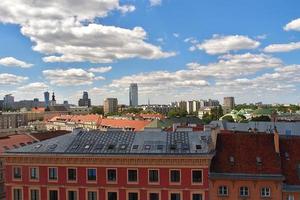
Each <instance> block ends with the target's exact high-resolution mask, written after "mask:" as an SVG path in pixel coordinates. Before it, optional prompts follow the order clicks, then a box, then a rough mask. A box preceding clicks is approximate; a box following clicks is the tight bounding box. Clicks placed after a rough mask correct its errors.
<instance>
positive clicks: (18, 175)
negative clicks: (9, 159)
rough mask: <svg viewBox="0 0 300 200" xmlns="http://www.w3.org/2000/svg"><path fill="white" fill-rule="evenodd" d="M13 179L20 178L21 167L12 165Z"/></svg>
mask: <svg viewBox="0 0 300 200" xmlns="http://www.w3.org/2000/svg"><path fill="white" fill-rule="evenodd" d="M13 171H14V179H21V178H22V174H21V173H22V172H21V167H14V169H13Z"/></svg>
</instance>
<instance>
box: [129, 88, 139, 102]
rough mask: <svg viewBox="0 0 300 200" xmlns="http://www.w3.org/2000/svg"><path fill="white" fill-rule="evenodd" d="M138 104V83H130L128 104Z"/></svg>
mask: <svg viewBox="0 0 300 200" xmlns="http://www.w3.org/2000/svg"><path fill="white" fill-rule="evenodd" d="M138 105H139V102H138V85H137V83H131V84H130V87H129V106H131V107H137V106H138Z"/></svg>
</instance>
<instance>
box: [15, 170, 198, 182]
mask: <svg viewBox="0 0 300 200" xmlns="http://www.w3.org/2000/svg"><path fill="white" fill-rule="evenodd" d="M86 173H87V181H89V182H93V181H96V180H97V169H96V168H87V169H86ZM191 176H192V177H191V179H192V183H193V184H202V181H203V180H202V179H203V174H202V170H201V169H193V170H192V173H191ZM29 177H30V179H31V180H33V181H37V180H39V170H38V168H37V167H30V169H29ZM117 177H118V176H117V169H107V170H106V180H107V182H108V183H117V181H118V180H117ZM13 179H14V180H22V169H21V167H14V168H13ZM48 180H49V181H57V180H58V168H57V167H49V168H48ZM67 180H68V181H69V182H76V181H77V169H76V168H68V169H67ZM127 181H128V182H129V183H137V182H138V181H139V180H138V170H137V169H128V170H127ZM159 181H160V177H159V170H158V169H149V170H148V182H149V183H159ZM170 182H171V183H180V182H181V171H180V170H177V169H171V170H170Z"/></svg>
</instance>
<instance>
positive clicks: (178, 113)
mask: <svg viewBox="0 0 300 200" xmlns="http://www.w3.org/2000/svg"><path fill="white" fill-rule="evenodd" d="M187 114H188V113H187V111H185V110H183V109H180V108H173V109H171V110H170V111H169V112H168V117H169V118H172V117H186V116H187Z"/></svg>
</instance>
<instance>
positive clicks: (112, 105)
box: [103, 98, 118, 114]
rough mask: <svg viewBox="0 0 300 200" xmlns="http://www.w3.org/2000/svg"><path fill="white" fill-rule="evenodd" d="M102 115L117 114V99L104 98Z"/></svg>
mask: <svg viewBox="0 0 300 200" xmlns="http://www.w3.org/2000/svg"><path fill="white" fill-rule="evenodd" d="M103 110H104V114H108V113H116V112H118V99H117V98H106V99H104V102H103Z"/></svg>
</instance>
